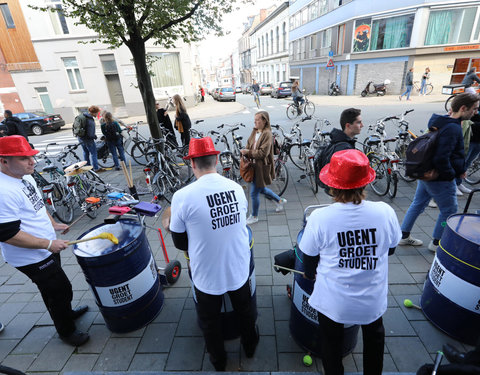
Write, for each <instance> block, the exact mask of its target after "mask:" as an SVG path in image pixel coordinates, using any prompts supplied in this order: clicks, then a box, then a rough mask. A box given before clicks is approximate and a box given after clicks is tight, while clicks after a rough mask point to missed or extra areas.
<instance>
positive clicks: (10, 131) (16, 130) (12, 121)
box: [2, 109, 28, 141]
mask: <svg viewBox="0 0 480 375" xmlns="http://www.w3.org/2000/svg"><path fill="white" fill-rule="evenodd" d="M3 116H4V117H5V118H4V120H3V121H2V123H3V124H4V125H5V126H6V127H7V129H6V130H5V131H3V130H2V133H3V135H5V136H8V135H21V136H22V137H24V138H25V139H26V140H27V141H28V135H27V129H25V125H24V124H23V122H22V120H20V119H19V118H18V117H17V116H14V115H13V114H12V111H10V110H9V109H6V110H5V111H4V112H3Z"/></svg>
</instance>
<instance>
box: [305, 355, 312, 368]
mask: <svg viewBox="0 0 480 375" xmlns="http://www.w3.org/2000/svg"><path fill="white" fill-rule="evenodd" d="M312 363H313V361H312V357H310V356H309V355H308V354H307V355H305V356H304V357H303V364H304V365H305V366H311V365H312Z"/></svg>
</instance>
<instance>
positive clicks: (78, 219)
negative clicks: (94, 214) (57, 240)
mask: <svg viewBox="0 0 480 375" xmlns="http://www.w3.org/2000/svg"><path fill="white" fill-rule="evenodd" d="M86 214H87V213H86V212H84V213H83V214H81V215H80V216H79V217H78V218H77V219H75V220H74V221H73V223H71V224H70V225H69V226H68V228H67V229H65V230H64V231H63V232H62V233H60V234H67V233H68V231H69V230H70V228H71V227H72V226H74V225H75V224H77V223H78V222H79V221H80V219H83V217H84V216H85V215H86Z"/></svg>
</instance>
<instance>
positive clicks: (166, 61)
mask: <svg viewBox="0 0 480 375" xmlns="http://www.w3.org/2000/svg"><path fill="white" fill-rule="evenodd" d="M150 55H152V56H156V57H159V59H157V60H155V62H154V63H153V65H152V72H153V74H154V76H153V77H152V84H153V87H154V88H160V87H169V86H181V85H182V74H181V71H180V59H179V57H178V53H176V52H173V53H151V54H150Z"/></svg>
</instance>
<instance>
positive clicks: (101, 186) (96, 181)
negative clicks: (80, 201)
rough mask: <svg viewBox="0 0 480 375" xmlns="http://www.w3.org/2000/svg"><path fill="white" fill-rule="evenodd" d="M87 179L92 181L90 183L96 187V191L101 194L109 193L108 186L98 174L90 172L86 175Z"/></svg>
mask: <svg viewBox="0 0 480 375" xmlns="http://www.w3.org/2000/svg"><path fill="white" fill-rule="evenodd" d="M85 177H86V178H87V179H88V180H90V183H91V184H92V185H94V186H95V190H96V191H98V192H99V193H106V192H107V185H106V184H105V182H104V181H103V180H102V179H101V178H100V176H99V175H98V174H96V173H95V172H93V171H88V172H87V173H86V174H85Z"/></svg>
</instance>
